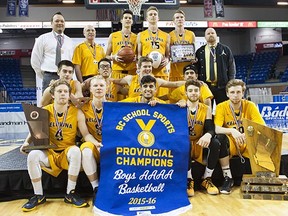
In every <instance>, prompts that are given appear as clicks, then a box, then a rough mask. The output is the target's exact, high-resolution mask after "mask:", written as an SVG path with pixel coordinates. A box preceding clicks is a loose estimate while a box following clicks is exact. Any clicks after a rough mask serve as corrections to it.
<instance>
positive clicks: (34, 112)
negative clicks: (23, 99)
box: [22, 103, 57, 151]
mask: <svg viewBox="0 0 288 216" xmlns="http://www.w3.org/2000/svg"><path fill="white" fill-rule="evenodd" d="M22 107H23V110H24V114H25V118H26V121H27V124H28V127H29V131H30V134H31V139H32V143H31V144H30V145H29V146H25V147H24V148H23V150H24V151H31V150H35V149H49V148H56V147H57V146H56V145H54V144H50V139H49V112H48V111H47V110H45V109H42V108H39V107H36V106H34V105H31V104H25V103H22Z"/></svg>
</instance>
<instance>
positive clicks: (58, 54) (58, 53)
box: [55, 35, 62, 66]
mask: <svg viewBox="0 0 288 216" xmlns="http://www.w3.org/2000/svg"><path fill="white" fill-rule="evenodd" d="M61 47H62V35H57V46H56V58H55V64H56V66H58V63H59V62H60V61H61Z"/></svg>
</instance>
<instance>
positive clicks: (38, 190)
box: [32, 181, 43, 195]
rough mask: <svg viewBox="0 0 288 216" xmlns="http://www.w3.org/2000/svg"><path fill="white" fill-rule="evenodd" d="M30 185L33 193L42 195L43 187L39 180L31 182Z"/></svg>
mask: <svg viewBox="0 0 288 216" xmlns="http://www.w3.org/2000/svg"><path fill="white" fill-rule="evenodd" d="M32 186H33V190H34V194H35V195H43V187H42V182H41V181H37V182H32Z"/></svg>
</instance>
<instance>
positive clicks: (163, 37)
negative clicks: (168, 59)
mask: <svg viewBox="0 0 288 216" xmlns="http://www.w3.org/2000/svg"><path fill="white" fill-rule="evenodd" d="M167 40H168V34H167V33H166V32H164V31H162V30H160V29H158V31H157V33H156V34H153V33H152V32H151V31H149V30H148V29H146V30H145V31H142V32H140V43H141V45H142V56H148V55H149V53H150V52H152V51H158V52H160V53H161V54H162V55H163V56H165V51H166V44H167ZM153 74H154V75H155V76H156V77H163V76H168V74H167V72H166V68H160V69H154V68H153Z"/></svg>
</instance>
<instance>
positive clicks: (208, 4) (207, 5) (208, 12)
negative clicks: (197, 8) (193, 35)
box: [204, 0, 213, 18]
mask: <svg viewBox="0 0 288 216" xmlns="http://www.w3.org/2000/svg"><path fill="white" fill-rule="evenodd" d="M204 17H207V18H208V17H213V2H212V0H204Z"/></svg>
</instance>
